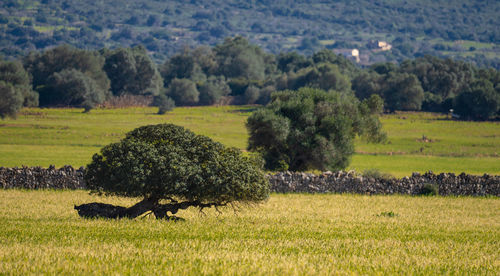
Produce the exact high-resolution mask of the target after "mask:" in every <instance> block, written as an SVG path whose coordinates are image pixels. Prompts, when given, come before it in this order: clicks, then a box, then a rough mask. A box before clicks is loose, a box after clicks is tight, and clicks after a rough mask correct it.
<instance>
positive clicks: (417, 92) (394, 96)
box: [382, 73, 424, 111]
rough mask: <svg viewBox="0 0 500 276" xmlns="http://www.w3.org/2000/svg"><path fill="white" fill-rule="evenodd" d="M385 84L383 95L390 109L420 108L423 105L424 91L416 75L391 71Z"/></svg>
mask: <svg viewBox="0 0 500 276" xmlns="http://www.w3.org/2000/svg"><path fill="white" fill-rule="evenodd" d="M384 86H385V87H384V89H383V90H382V96H383V98H384V99H385V104H386V106H387V108H388V109H389V110H391V111H394V110H420V108H421V107H422V101H423V100H424V91H423V89H422V86H420V82H419V81H418V79H417V78H416V77H415V76H414V75H411V74H406V73H389V75H388V76H387V77H386V79H385V83H384Z"/></svg>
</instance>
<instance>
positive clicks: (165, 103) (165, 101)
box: [153, 94, 175, 115]
mask: <svg viewBox="0 0 500 276" xmlns="http://www.w3.org/2000/svg"><path fill="white" fill-rule="evenodd" d="M153 105H154V106H157V107H158V114H160V115H162V114H165V113H167V112H168V111H171V110H173V109H174V107H175V101H174V100H172V98H170V97H168V96H166V95H164V94H160V95H158V96H155V97H154V99H153Z"/></svg>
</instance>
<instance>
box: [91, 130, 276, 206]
mask: <svg viewBox="0 0 500 276" xmlns="http://www.w3.org/2000/svg"><path fill="white" fill-rule="evenodd" d="M85 181H86V183H87V185H88V187H89V188H90V189H91V190H92V191H94V192H97V193H104V194H107V195H118V196H127V197H144V198H150V199H154V200H161V199H170V200H173V199H176V200H184V201H189V202H199V203H207V202H210V203H216V204H217V205H224V204H227V203H231V202H258V201H262V200H264V199H266V198H267V197H268V194H269V182H268V181H267V179H266V178H265V176H264V173H263V172H262V171H261V169H260V167H259V165H258V163H256V161H255V160H253V159H251V158H248V157H244V156H242V154H241V152H240V151H239V150H237V149H234V148H226V147H225V146H223V145H222V144H220V143H217V142H214V141H212V140H211V139H209V138H207V137H205V136H201V135H196V134H194V133H193V132H191V131H189V130H186V129H184V128H183V127H180V126H175V125H172V124H161V125H150V126H144V127H140V128H137V129H135V130H133V131H131V132H129V133H128V134H127V135H126V137H125V138H124V139H123V140H122V141H120V142H118V143H114V144H110V145H108V146H105V147H104V148H103V149H102V150H101V153H100V154H95V155H94V156H93V158H92V162H91V163H90V164H89V165H88V166H87V170H86V174H85Z"/></svg>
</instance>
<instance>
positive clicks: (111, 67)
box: [102, 46, 163, 96]
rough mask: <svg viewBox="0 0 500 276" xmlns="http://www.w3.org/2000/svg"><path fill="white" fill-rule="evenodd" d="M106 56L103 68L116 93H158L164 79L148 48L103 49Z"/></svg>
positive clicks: (118, 94) (112, 89)
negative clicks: (148, 52) (149, 54)
mask: <svg viewBox="0 0 500 276" xmlns="http://www.w3.org/2000/svg"><path fill="white" fill-rule="evenodd" d="M102 52H103V54H104V56H105V57H106V62H105V64H104V67H103V69H104V70H105V71H106V74H107V75H108V77H109V79H110V80H111V91H112V92H113V94H114V95H117V96H120V95H124V94H133V95H158V94H159V92H160V88H162V87H163V80H162V78H161V76H160V73H159V72H158V70H157V68H156V64H155V63H154V62H153V61H152V60H151V58H150V57H149V56H148V55H147V53H146V49H144V48H143V47H140V46H137V47H134V48H119V49H116V50H114V51H102Z"/></svg>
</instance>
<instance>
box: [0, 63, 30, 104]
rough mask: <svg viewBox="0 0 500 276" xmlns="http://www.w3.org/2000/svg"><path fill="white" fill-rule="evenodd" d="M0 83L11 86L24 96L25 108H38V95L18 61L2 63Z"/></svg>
mask: <svg viewBox="0 0 500 276" xmlns="http://www.w3.org/2000/svg"><path fill="white" fill-rule="evenodd" d="M0 81H4V82H6V83H9V84H11V85H12V86H14V88H15V89H16V90H18V91H20V92H21V94H22V95H23V99H24V100H23V106H38V93H36V92H34V91H33V90H32V89H31V81H30V77H29V75H28V73H27V72H26V71H25V70H24V68H23V65H22V64H21V63H20V62H18V61H0Z"/></svg>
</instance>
